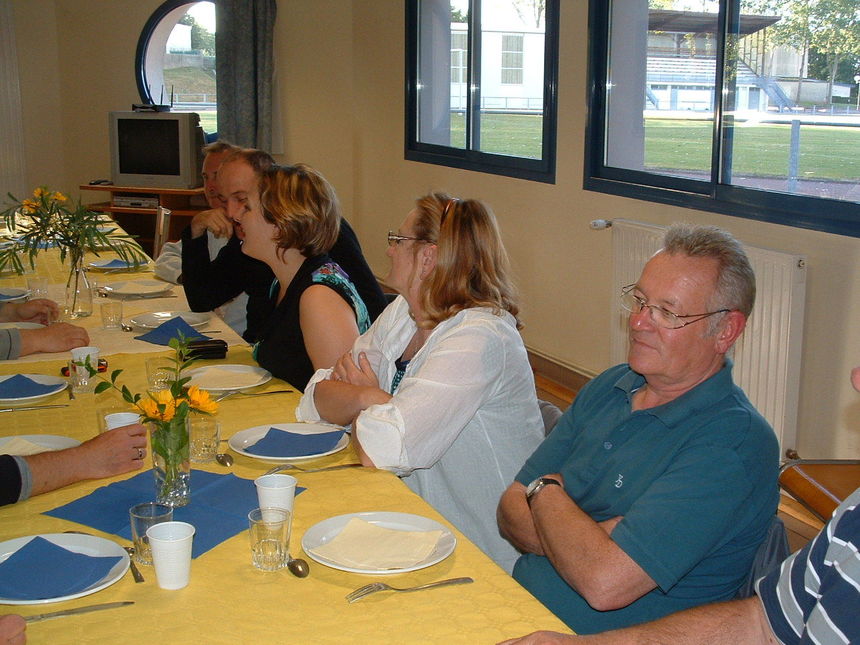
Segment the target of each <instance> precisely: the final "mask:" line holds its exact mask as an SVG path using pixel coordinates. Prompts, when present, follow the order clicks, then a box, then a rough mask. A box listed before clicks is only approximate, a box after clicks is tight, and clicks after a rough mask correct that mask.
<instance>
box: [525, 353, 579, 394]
mask: <svg viewBox="0 0 860 645" xmlns="http://www.w3.org/2000/svg"><path fill="white" fill-rule="evenodd" d="M528 357H529V364H530V365H531V366H532V370H534V373H535V378H539V379H540V380H541V387H542V388H544V389H547V390H549V391H551V392H552V393H553V394H554V395H555V396H558V397H559V398H562V399H566V400H568V401H572V400H573V399H574V397H576V395H577V393H578V392H579V391H580V390H581V389H582V388H583V386H584V385H585V384H586V383H588V382H589V381H590V380H591V377H590V376H586V375H585V374H582V373H580V372H577V371H575V370H573V369H571V368H570V367H568V366H566V365H562V364H561V363H559V362H557V361H554V360H552V359H551V358H548V357H546V356H543V355H541V354H538V353H536V352H534V351H532V350H528Z"/></svg>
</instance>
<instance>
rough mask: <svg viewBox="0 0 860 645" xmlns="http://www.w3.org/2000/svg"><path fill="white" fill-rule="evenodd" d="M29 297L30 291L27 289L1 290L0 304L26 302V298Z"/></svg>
mask: <svg viewBox="0 0 860 645" xmlns="http://www.w3.org/2000/svg"><path fill="white" fill-rule="evenodd" d="M29 295H30V291H29V290H27V289H20V288H18V287H3V288H0V302H14V301H16V300H24V298H26V297H27V296H29Z"/></svg>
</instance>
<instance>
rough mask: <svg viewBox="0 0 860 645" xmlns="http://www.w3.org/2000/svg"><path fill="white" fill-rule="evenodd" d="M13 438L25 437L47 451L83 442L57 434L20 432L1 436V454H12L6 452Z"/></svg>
mask: <svg viewBox="0 0 860 645" xmlns="http://www.w3.org/2000/svg"><path fill="white" fill-rule="evenodd" d="M13 439H23V440H24V441H29V442H30V443H32V444H35V445H37V446H42V447H43V448H44V449H45V452H48V451H51V450H65V449H66V448H74V447H75V446H80V445H81V442H80V441H78V440H77V439H72V438H71V437H63V436H61V435H56V434H19V435H16V436H14V437H0V454H7V455H8V454H10V453H8V452H5V451H6V445H7V444H9V443H11V442H12V440H13Z"/></svg>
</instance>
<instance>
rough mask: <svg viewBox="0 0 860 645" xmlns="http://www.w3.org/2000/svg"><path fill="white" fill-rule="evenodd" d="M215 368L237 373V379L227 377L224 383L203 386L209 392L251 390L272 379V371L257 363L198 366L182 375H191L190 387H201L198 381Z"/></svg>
mask: <svg viewBox="0 0 860 645" xmlns="http://www.w3.org/2000/svg"><path fill="white" fill-rule="evenodd" d="M213 370H217V371H218V372H230V373H232V374H235V375H236V381H235V382H232V383H231V382H230V380H229V379H226V380H224V382H223V383H219V384H218V385H217V386H211V387H203V388H201V389H203V390H207V391H209V392H231V391H234V390H237V391H241V390H249V389H251V388H252V387H257V386H258V385H262V384H263V383H268V382H269V381H271V380H272V374H271V372H269V371H268V370H265V369H263V368H262V367H257V366H256V365H207V366H206V367H197V368H195V369H193V370H188V371H186V372H184V373H183V374H182V376H190V377H191V380H190V381H189V382H188V386H189V387H190V386H192V385H196V386H198V387H200V383H199V382H198V381H199V380H200V379H201V378H202V377H204V376H206V374H207V373H208V372H211V371H213ZM251 377H253V378H254V379H255V380H254V381H253V382H249V378H251Z"/></svg>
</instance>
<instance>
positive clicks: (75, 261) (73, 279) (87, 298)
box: [66, 253, 93, 318]
mask: <svg viewBox="0 0 860 645" xmlns="http://www.w3.org/2000/svg"><path fill="white" fill-rule="evenodd" d="M66 312H67V315H68V317H69V318H86V317H87V316H90V315H92V313H93V292H92V289H90V283H89V281H88V280H87V271H86V269H85V268H84V255H83V253H80V254H78V253H75V254H73V255H72V269H71V271H70V272H69V279H68V281H67V282H66Z"/></svg>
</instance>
